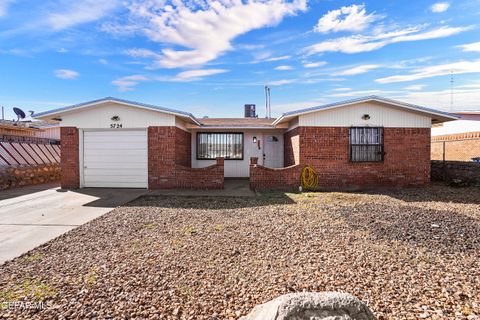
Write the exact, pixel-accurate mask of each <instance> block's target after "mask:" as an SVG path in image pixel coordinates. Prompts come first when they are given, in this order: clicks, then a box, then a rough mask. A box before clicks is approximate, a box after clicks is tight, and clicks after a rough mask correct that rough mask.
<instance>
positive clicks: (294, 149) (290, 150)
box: [283, 127, 300, 167]
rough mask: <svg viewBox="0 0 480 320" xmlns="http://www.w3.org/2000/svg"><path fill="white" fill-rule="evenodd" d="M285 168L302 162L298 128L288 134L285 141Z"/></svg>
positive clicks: (285, 135)
mask: <svg viewBox="0 0 480 320" xmlns="http://www.w3.org/2000/svg"><path fill="white" fill-rule="evenodd" d="M283 145H284V153H283V156H284V165H285V167H289V166H292V165H294V164H298V163H299V162H300V136H299V129H298V127H297V128H295V129H293V130H290V131H288V132H286V133H285V134H284V139H283Z"/></svg>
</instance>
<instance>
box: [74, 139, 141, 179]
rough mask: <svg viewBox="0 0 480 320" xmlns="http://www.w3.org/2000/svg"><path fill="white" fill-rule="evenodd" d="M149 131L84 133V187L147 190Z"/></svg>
mask: <svg viewBox="0 0 480 320" xmlns="http://www.w3.org/2000/svg"><path fill="white" fill-rule="evenodd" d="M147 141H148V139H147V131H146V130H103V131H84V134H83V186H84V187H100V188H147V187H148V142H147Z"/></svg>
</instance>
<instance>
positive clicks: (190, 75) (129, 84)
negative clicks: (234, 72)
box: [112, 69, 228, 91]
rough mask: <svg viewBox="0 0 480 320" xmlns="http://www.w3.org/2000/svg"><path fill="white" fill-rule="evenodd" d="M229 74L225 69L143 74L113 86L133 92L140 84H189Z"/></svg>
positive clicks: (117, 80) (118, 80)
mask: <svg viewBox="0 0 480 320" xmlns="http://www.w3.org/2000/svg"><path fill="white" fill-rule="evenodd" d="M224 72H228V70H225V69H199V70H188V71H183V72H180V73H178V74H177V75H175V76H173V77H171V76H167V77H164V76H161V77H155V76H146V75H141V74H134V75H130V76H126V77H121V78H118V79H116V80H113V81H112V84H113V85H115V86H116V87H117V89H118V91H132V90H133V89H134V88H135V87H136V86H137V85H138V84H139V83H141V82H147V81H163V82H188V81H198V80H201V79H203V78H204V77H207V76H211V75H214V74H219V73H224Z"/></svg>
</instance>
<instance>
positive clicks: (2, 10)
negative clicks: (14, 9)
mask: <svg viewBox="0 0 480 320" xmlns="http://www.w3.org/2000/svg"><path fill="white" fill-rule="evenodd" d="M13 1H14V0H0V18H1V17H4V16H6V15H7V12H8V7H9V6H10V4H11V3H12V2H13Z"/></svg>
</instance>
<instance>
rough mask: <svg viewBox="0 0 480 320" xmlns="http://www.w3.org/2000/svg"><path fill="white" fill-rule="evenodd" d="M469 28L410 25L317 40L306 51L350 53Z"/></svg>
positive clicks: (435, 37)
mask: <svg viewBox="0 0 480 320" xmlns="http://www.w3.org/2000/svg"><path fill="white" fill-rule="evenodd" d="M469 29H470V27H449V26H442V27H438V28H435V29H431V30H428V31H423V30H422V28H421V27H410V28H405V29H400V30H396V31H392V32H386V33H377V34H373V35H352V36H348V37H340V38H336V39H329V40H325V41H322V42H319V43H317V44H314V45H312V46H309V47H307V48H306V53H307V54H309V55H312V54H316V53H323V52H343V53H350V54H351V53H359V52H369V51H374V50H378V49H380V48H382V47H384V46H386V45H388V44H392V43H398V42H407V41H419V40H427V39H437V38H443V37H448V36H451V35H454V34H457V33H460V32H463V31H466V30H469Z"/></svg>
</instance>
